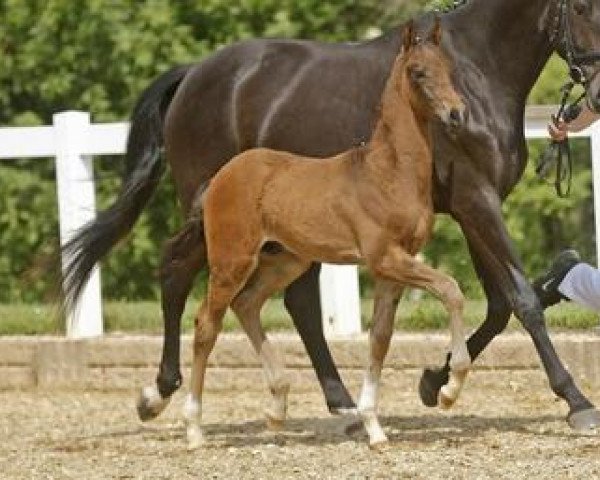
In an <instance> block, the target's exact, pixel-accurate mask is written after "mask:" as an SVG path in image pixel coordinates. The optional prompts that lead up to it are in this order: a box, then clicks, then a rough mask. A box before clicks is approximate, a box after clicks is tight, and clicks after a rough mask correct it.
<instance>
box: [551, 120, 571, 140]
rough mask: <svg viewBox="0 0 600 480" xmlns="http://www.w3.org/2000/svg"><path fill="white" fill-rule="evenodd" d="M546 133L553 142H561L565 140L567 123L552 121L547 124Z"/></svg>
mask: <svg viewBox="0 0 600 480" xmlns="http://www.w3.org/2000/svg"><path fill="white" fill-rule="evenodd" d="M548 132H549V133H550V137H552V140H554V141H555V142H562V141H563V140H565V139H566V138H567V134H568V131H567V123H566V122H565V121H563V120H558V121H556V122H555V121H552V122H550V123H549V124H548Z"/></svg>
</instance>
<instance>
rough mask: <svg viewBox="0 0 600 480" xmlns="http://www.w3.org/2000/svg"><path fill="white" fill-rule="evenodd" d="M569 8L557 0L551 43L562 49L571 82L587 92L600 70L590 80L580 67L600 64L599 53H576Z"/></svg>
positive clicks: (567, 3)
mask: <svg viewBox="0 0 600 480" xmlns="http://www.w3.org/2000/svg"><path fill="white" fill-rule="evenodd" d="M569 7H570V1H569V0H558V6H557V10H556V17H555V25H556V28H555V31H554V33H553V34H552V36H551V41H552V43H554V44H555V46H556V48H557V50H558V48H560V47H562V49H563V52H564V55H565V59H566V61H567V65H568V66H569V74H570V75H571V78H572V79H573V81H574V82H575V83H577V84H579V85H582V86H583V87H584V88H585V89H586V90H587V87H588V85H589V82H590V81H591V80H592V79H593V78H594V77H595V76H596V75H597V74H598V72H599V71H600V68H598V69H596V71H595V72H594V73H593V75H592V77H591V78H587V77H586V75H585V73H584V71H583V68H582V67H584V66H590V65H595V64H596V63H598V62H600V52H590V53H580V52H579V51H578V50H579V49H578V48H577V45H575V40H574V39H573V31H572V27H571V21H570V19H569Z"/></svg>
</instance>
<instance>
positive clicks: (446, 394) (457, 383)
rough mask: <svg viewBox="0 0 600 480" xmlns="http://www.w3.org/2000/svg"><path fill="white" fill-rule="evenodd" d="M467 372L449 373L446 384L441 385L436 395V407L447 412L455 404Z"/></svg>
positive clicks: (466, 370) (455, 371) (454, 371)
mask: <svg viewBox="0 0 600 480" xmlns="http://www.w3.org/2000/svg"><path fill="white" fill-rule="evenodd" d="M468 372H469V370H468V369H464V370H451V371H450V375H449V377H448V383H447V384H446V385H443V386H442V388H440V391H439V393H438V405H439V406H440V408H442V409H443V410H448V409H449V408H451V407H452V406H453V405H454V404H455V403H456V400H458V396H459V395H460V392H461V390H462V387H463V385H464V383H465V378H466V376H467V373H468Z"/></svg>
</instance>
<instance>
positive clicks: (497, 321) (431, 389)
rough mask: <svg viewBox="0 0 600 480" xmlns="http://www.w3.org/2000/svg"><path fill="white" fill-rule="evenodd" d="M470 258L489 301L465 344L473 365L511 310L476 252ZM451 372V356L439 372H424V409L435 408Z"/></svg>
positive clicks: (421, 394) (504, 325)
mask: <svg viewBox="0 0 600 480" xmlns="http://www.w3.org/2000/svg"><path fill="white" fill-rule="evenodd" d="M470 252H471V258H472V259H473V264H474V266H475V270H476V271H477V275H478V277H479V278H480V280H481V282H482V284H483V289H484V291H485V295H486V298H487V301H488V304H487V315H486V318H485V321H484V322H483V324H482V325H480V326H479V328H478V329H477V330H476V331H475V332H473V334H472V335H471V336H470V337H469V339H468V340H467V349H468V350H469V355H470V357H471V360H472V361H475V359H476V358H477V356H478V355H479V354H480V353H481V352H482V351H483V350H484V349H485V347H486V346H487V345H488V344H489V343H490V342H491V341H492V339H493V338H494V337H495V336H496V335H498V334H500V333H502V331H504V329H505V328H506V325H507V324H508V320H509V319H510V314H511V313H512V309H511V307H510V304H509V303H508V301H507V300H506V298H505V297H504V294H503V293H502V291H501V290H500V289H499V288H498V285H497V283H496V282H495V281H494V279H493V278H491V276H490V272H489V271H487V270H486V269H485V268H484V267H483V266H482V264H481V262H480V260H479V258H478V256H477V254H476V252H475V251H474V250H473V249H471V248H470ZM449 372H450V355H447V356H446V363H445V364H444V366H443V367H441V368H439V369H428V368H427V369H425V370H424V371H423V375H422V376H421V380H420V382H419V395H420V397H421V401H422V402H423V404H424V405H426V406H428V407H435V406H437V404H438V398H439V392H440V389H441V388H442V386H443V385H446V384H447V383H448V375H449Z"/></svg>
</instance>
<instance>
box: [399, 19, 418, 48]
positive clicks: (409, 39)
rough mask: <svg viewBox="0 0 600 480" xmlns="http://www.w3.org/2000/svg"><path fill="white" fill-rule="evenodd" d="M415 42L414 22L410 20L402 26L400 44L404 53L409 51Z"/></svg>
mask: <svg viewBox="0 0 600 480" xmlns="http://www.w3.org/2000/svg"><path fill="white" fill-rule="evenodd" d="M414 44H415V22H414V20H410V21H409V22H408V23H407V24H406V26H405V27H404V38H403V39H402V45H403V47H404V53H407V52H408V51H410V49H411V48H412V46H413V45H414Z"/></svg>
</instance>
